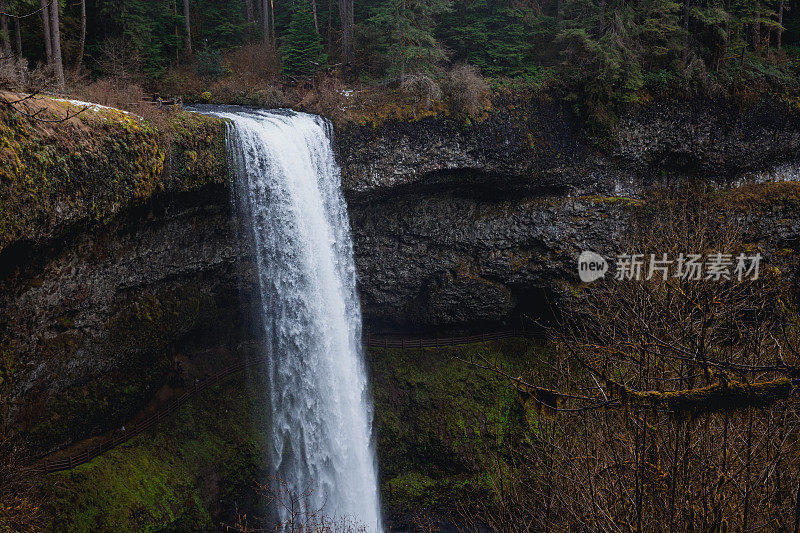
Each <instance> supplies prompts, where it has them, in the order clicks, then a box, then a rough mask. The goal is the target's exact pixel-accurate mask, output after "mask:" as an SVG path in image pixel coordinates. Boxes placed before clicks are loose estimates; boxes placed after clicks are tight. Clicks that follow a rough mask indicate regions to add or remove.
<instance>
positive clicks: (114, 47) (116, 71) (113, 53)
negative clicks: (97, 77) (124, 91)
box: [97, 37, 141, 86]
mask: <svg viewBox="0 0 800 533" xmlns="http://www.w3.org/2000/svg"><path fill="white" fill-rule="evenodd" d="M97 66H98V67H100V70H102V71H103V72H104V73H105V74H106V76H108V78H109V79H110V80H111V81H114V82H115V83H117V85H118V86H120V85H124V84H127V83H129V82H130V81H132V80H134V79H136V78H137V77H138V76H139V72H140V70H141V61H140V60H139V56H138V55H137V54H136V52H135V51H134V50H133V49H132V48H131V46H130V43H129V42H128V41H127V39H125V38H124V37H109V38H108V39H106V40H105V41H103V44H102V46H101V47H100V57H99V59H98V60H97Z"/></svg>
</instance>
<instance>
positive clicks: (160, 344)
mask: <svg viewBox="0 0 800 533" xmlns="http://www.w3.org/2000/svg"><path fill="white" fill-rule="evenodd" d="M692 105H695V104H687V105H686V106H683V107H676V106H672V105H669V106H667V105H663V106H660V105H653V106H649V107H647V108H643V109H642V110H639V111H637V112H636V113H633V114H631V115H630V116H629V117H627V118H625V119H623V122H622V124H621V128H620V130H619V132H618V134H617V135H618V137H617V138H616V140H615V146H616V148H614V149H612V150H611V151H601V150H599V149H597V148H596V147H595V146H594V145H593V144H592V143H591V142H590V141H589V140H587V139H586V138H585V137H584V136H583V134H582V133H581V130H580V128H579V125H578V123H577V121H576V120H575V118H574V117H572V116H571V114H570V113H568V112H567V111H566V110H564V109H563V108H560V107H559V106H557V105H555V104H548V103H545V104H541V103H528V104H526V105H525V106H523V107H519V108H508V109H499V110H494V111H492V112H491V113H490V114H489V115H488V116H487V117H485V119H484V120H483V121H480V122H474V123H471V124H467V123H465V122H462V121H456V120H454V119H424V120H420V121H418V122H411V123H387V124H384V125H380V126H378V127H376V128H373V127H371V126H358V125H351V126H347V127H344V128H340V129H339V130H338V131H337V132H336V136H335V142H336V148H337V151H338V157H339V160H340V163H341V165H342V167H343V178H342V179H343V186H344V191H345V196H346V198H347V200H348V204H349V212H350V219H351V225H352V230H353V238H354V245H355V256H356V265H357V269H358V275H359V290H360V294H361V299H362V306H363V309H364V316H365V321H366V326H367V330H368V331H408V332H415V333H420V334H422V333H436V332H442V331H447V330H449V329H452V330H453V331H456V330H459V331H464V330H469V329H473V330H477V329H485V328H493V327H503V324H510V323H511V322H513V321H514V320H516V319H517V318H518V317H519V316H521V315H524V316H527V317H532V318H538V317H544V316H547V315H548V314H549V313H551V312H552V308H553V307H557V306H558V302H559V299H560V298H562V297H564V296H565V295H568V294H569V291H570V287H571V284H572V283H575V282H577V270H576V263H575V261H576V258H577V255H578V254H579V252H580V251H582V250H586V249H590V250H594V251H596V252H599V253H601V254H603V255H606V256H613V255H614V254H616V253H618V252H619V251H620V250H619V242H620V237H621V236H622V235H624V232H625V231H626V229H627V227H628V223H629V217H630V214H631V209H632V208H633V204H632V202H631V201H630V200H629V198H630V197H636V196H642V195H645V194H646V191H647V188H648V187H649V186H651V185H652V184H654V183H669V182H672V181H681V180H686V179H690V180H694V181H703V180H706V179H707V180H709V181H713V182H714V183H718V184H719V183H722V184H727V185H731V184H735V183H738V182H739V181H741V179H742V172H744V171H747V172H754V171H764V172H766V174H765V175H768V174H769V171H770V169H771V168H772V167H773V165H783V167H782V168H783V169H784V170H783V171H782V172H783V175H782V176H783V177H782V179H790V180H791V179H797V176H796V175H795V173H794V171H793V170H792V169H793V168H794V167H792V166H791V165H788V164H789V163H791V162H792V158H793V157H794V154H795V152H796V149H797V147H798V143H799V142H800V141H799V140H798V139H799V138H798V132H800V126H798V124H797V118H796V114H791V113H789V112H788V111H786V110H785V109H784V108H781V107H780V105H782V104H774V103H773V104H772V105H771V106H767V107H763V106H762V107H756V108H753V109H754V111H753V112H752V113H750V112H744V111H739V112H737V114H732V113H733V111H732V110H728V111H726V112H725V113H723V112H717V111H715V109H716V108H714V107H713V106H712V105H710V104H708V105H707V106H706V107H704V108H699V110H696V109H694V108H693V107H692ZM759 105H761V104H759ZM726 113H727V114H726ZM748 113H750V114H748ZM219 131H222V128H219ZM208 144H209V145H210V146H216V145H217V144H218V143H217V142H216V141H215V140H214V139H208ZM686 154H694V155H693V157H694V158H695V159H694V160H692V161H690V163H688V164H687V163H686V162H685V157H684V156H685V155H686ZM176 164H177V163H176ZM787 165H788V166H787ZM181 168H183V167H181ZM186 168H188V167H186ZM186 168H183V173H184V174H186V175H187V176H189V174H191V173H189V174H187V172H188V171H187V170H186ZM215 168H216V167H215ZM692 169H694V170H692ZM689 170H692V172H691V173H688V172H687V171H689ZM189 177H190V176H189ZM185 179H188V178H185ZM204 183H205V184H204ZM230 194H231V193H230V190H229V185H228V180H227V179H226V178H214V179H207V180H205V181H204V182H203V183H199V184H197V186H196V187H195V186H191V187H188V186H187V187H180V188H177V189H175V190H174V191H172V190H170V189H168V188H167V189H166V190H165V191H162V192H161V193H159V194H157V195H154V196H153V197H152V198H150V199H149V200H147V201H142V202H137V203H135V204H134V206H133V207H130V208H127V209H124V210H122V211H121V212H119V213H118V214H117V215H116V216H115V217H114V218H113V219H112V220H111V221H108V222H104V223H95V222H93V223H85V224H84V223H77V224H74V225H71V226H70V227H69V229H68V231H62V232H60V233H59V237H58V239H56V240H53V239H49V240H47V239H42V240H37V239H35V238H34V239H31V240H29V242H16V243H11V244H10V245H9V246H8V247H6V248H5V249H4V250H3V254H2V258H3V264H2V267H3V268H2V269H0V270H1V271H2V277H1V278H2V279H0V284H1V285H2V291H0V308H1V309H2V314H0V348H2V350H3V353H4V354H10V356H9V357H10V360H11V364H12V366H13V369H14V373H13V381H12V382H11V387H10V391H9V395H8V396H7V397H8V398H9V403H8V405H9V409H8V410H7V414H6V420H5V423H6V424H7V425H8V426H9V427H14V428H16V429H17V430H19V431H21V432H22V433H24V434H25V435H27V436H28V438H29V440H30V442H31V443H32V447H33V448H35V449H36V450H37V451H46V450H50V449H54V448H58V447H61V446H64V445H67V444H69V443H70V442H73V441H75V440H79V439H81V438H83V437H85V436H86V435H89V434H94V433H98V432H100V431H106V430H109V429H112V428H113V427H114V426H115V425H118V424H121V423H124V421H125V420H127V419H128V418H129V417H130V416H132V415H134V414H135V413H137V412H138V411H139V410H140V409H141V408H142V407H143V406H144V405H145V404H146V402H147V400H148V398H150V397H151V396H152V393H153V391H154V390H155V389H156V388H157V387H158V386H159V385H160V384H161V383H163V382H164V381H165V380H166V379H168V378H169V375H170V372H171V365H172V357H173V356H174V355H175V354H178V353H180V354H182V355H185V356H187V357H190V358H191V357H216V355H214V354H218V353H229V354H235V352H236V350H237V346H239V345H240V344H241V342H242V341H243V340H245V339H252V338H253V337H255V336H257V332H258V324H252V323H250V322H249V320H248V316H250V313H248V307H249V306H251V305H253V302H252V300H251V299H250V295H252V294H253V291H252V288H253V287H254V286H255V285H254V284H255V283H256V281H255V279H256V278H255V277H254V273H253V269H252V264H251V261H250V256H249V252H248V250H247V248H246V247H244V246H241V245H240V244H239V235H238V233H237V230H236V222H235V220H234V217H233V216H232V209H231V207H230V206H231V201H230ZM755 194H756V196H754V197H753V198H747V197H746V198H745V199H744V200H742V201H741V205H739V206H738V207H737V209H740V211H741V212H742V213H743V215H742V220H743V226H744V228H745V230H746V232H747V234H748V235H747V237H748V239H749V240H751V241H753V242H758V243H765V245H766V246H767V247H768V248H770V249H773V250H783V251H784V253H785V254H789V255H792V254H795V255H796V251H797V248H798V243H800V216H798V213H800V210H798V201H797V198H795V197H789V196H787V195H788V194H789V193H787V192H786V191H777V192H772V193H770V194H772V196H769V197H768V198H766V199H764V200H763V202H762V203H763V204H764V205H760V206H759V208H758V210H755V208H754V209H753V210H752V211H750V208H749V207H748V206H749V203H748V202H755V201H756V200H757V199H758V198H759V197H758V196H757V195H758V194H761V193H755ZM791 194H795V193H794V192H793V193H791ZM754 198H755V199H754ZM754 205H755V204H754Z"/></svg>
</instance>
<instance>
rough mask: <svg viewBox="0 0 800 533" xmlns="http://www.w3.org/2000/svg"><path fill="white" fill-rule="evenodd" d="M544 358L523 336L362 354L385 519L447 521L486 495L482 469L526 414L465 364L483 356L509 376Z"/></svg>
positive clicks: (505, 388)
mask: <svg viewBox="0 0 800 533" xmlns="http://www.w3.org/2000/svg"><path fill="white" fill-rule="evenodd" d="M546 353H547V348H546V347H544V346H543V345H541V344H539V343H537V342H535V341H529V340H524V339H509V340H504V341H498V342H489V343H481V344H475V345H471V346H464V347H456V348H446V349H441V348H438V349H424V350H405V351H404V350H384V349H380V348H378V349H372V350H371V351H370V352H369V356H368V362H369V367H370V370H371V373H372V376H371V378H372V384H373V396H374V400H375V425H376V429H377V433H378V460H379V468H380V476H381V480H382V483H381V493H382V499H383V505H384V508H385V510H386V514H387V517H388V518H390V519H391V518H394V519H396V520H400V521H402V520H403V519H404V517H407V516H408V515H409V514H413V513H415V512H417V511H428V512H435V513H437V514H440V515H441V516H444V517H447V516H450V517H451V518H452V517H455V515H456V514H457V507H458V506H459V505H464V504H466V505H469V503H470V502H471V501H474V500H475V499H482V500H485V499H487V498H491V497H492V496H491V488H490V484H491V483H490V479H489V477H488V476H489V475H490V474H489V473H488V472H487V468H486V465H487V463H488V462H489V461H491V460H492V459H493V458H496V457H502V456H503V454H504V453H505V452H506V451H508V445H509V443H510V442H511V441H513V440H516V439H517V438H518V437H519V436H520V435H521V432H523V431H525V427H526V424H525V412H524V410H523V409H522V407H521V406H520V404H519V401H518V398H517V395H516V392H515V391H514V389H513V387H511V386H510V384H509V382H508V380H507V379H506V378H504V377H502V376H500V375H498V374H496V373H493V372H490V371H487V370H482V369H480V368H477V367H475V366H472V365H470V364H468V363H466V362H465V360H476V361H477V360H479V359H480V358H485V359H487V360H490V361H493V362H494V363H495V364H497V365H500V366H502V367H504V368H505V369H506V370H507V371H508V372H509V373H511V374H512V375H515V374H514V372H515V371H517V372H518V371H519V370H520V369H522V368H525V367H527V366H528V365H530V364H535V361H537V360H539V359H540V358H541V357H542V356H543V354H546Z"/></svg>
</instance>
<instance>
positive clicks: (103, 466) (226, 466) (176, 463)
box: [38, 375, 266, 532]
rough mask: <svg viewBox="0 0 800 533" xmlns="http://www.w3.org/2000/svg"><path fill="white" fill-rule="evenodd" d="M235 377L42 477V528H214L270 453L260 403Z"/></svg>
mask: <svg viewBox="0 0 800 533" xmlns="http://www.w3.org/2000/svg"><path fill="white" fill-rule="evenodd" d="M246 380H247V378H245V377H244V376H242V375H238V376H236V377H232V378H230V380H229V381H226V382H224V383H222V384H220V385H218V386H216V387H214V388H212V389H210V390H208V391H206V392H205V393H204V394H203V395H201V396H199V397H198V398H196V399H194V400H192V401H191V402H189V403H187V404H186V405H184V406H183V407H181V408H180V409H179V410H178V411H177V412H176V413H175V414H174V415H173V417H172V418H170V419H168V420H167V421H166V422H164V423H162V424H161V425H159V426H157V427H156V428H155V429H154V430H151V431H149V432H146V433H144V434H142V435H139V436H137V437H135V438H134V439H132V440H130V441H128V442H127V443H125V444H123V445H121V446H119V447H118V448H115V449H113V450H112V451H110V452H108V453H106V454H104V455H102V456H100V457H98V458H96V459H94V460H92V461H90V462H89V463H86V464H84V465H81V466H79V467H77V468H75V469H73V470H69V471H65V472H59V473H55V474H49V475H47V476H44V477H42V478H40V479H39V481H38V491H39V493H40V495H41V496H42V498H43V500H44V501H46V502H47V503H46V505H45V506H44V514H45V515H46V516H47V523H46V524H45V529H46V530H48V531H64V532H106V531H107V532H117V531H131V532H133V531H209V530H215V529H217V526H219V523H218V522H217V521H216V518H215V517H217V516H218V515H219V513H220V512H221V510H222V509H223V508H228V507H231V508H232V507H233V501H234V500H235V499H236V498H237V496H238V495H237V489H238V487H240V486H242V485H249V484H252V483H254V482H255V481H256V479H257V478H258V477H259V470H260V469H261V468H263V466H264V465H263V461H264V458H265V457H266V450H265V444H264V442H263V441H262V439H261V438H260V435H262V434H263V429H262V426H261V424H263V418H262V417H263V416H264V412H263V405H262V404H261V403H260V402H258V401H257V400H256V399H255V398H256V395H255V394H253V393H252V392H251V389H249V388H248V387H247V386H245V383H246Z"/></svg>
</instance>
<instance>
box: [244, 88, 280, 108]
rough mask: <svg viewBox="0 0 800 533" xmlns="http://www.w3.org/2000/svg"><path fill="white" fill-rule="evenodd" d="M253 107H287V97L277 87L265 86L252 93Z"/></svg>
mask: <svg viewBox="0 0 800 533" xmlns="http://www.w3.org/2000/svg"><path fill="white" fill-rule="evenodd" d="M254 98H255V102H253V104H254V105H257V106H259V107H267V108H278V107H288V102H289V97H288V96H287V95H286V93H285V92H284V91H283V89H281V87H280V86H279V85H267V86H266V87H264V88H263V89H258V90H257V91H255V93H254Z"/></svg>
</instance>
